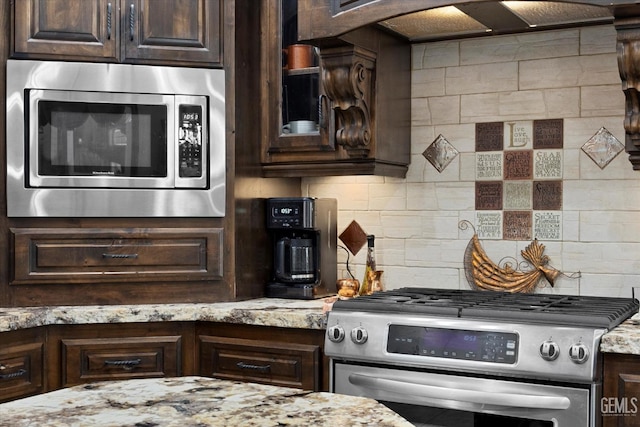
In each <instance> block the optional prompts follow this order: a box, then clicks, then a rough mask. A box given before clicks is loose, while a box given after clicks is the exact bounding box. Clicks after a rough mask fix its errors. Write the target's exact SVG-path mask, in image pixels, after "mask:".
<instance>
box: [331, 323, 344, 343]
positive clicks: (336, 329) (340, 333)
mask: <svg viewBox="0 0 640 427" xmlns="http://www.w3.org/2000/svg"><path fill="white" fill-rule="evenodd" d="M327 336H328V337H329V341H331V342H340V341H342V340H343V339H344V329H343V328H342V326H340V325H335V326H331V327H330V328H329V329H327Z"/></svg>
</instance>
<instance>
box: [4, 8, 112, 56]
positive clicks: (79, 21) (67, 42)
mask: <svg viewBox="0 0 640 427" xmlns="http://www.w3.org/2000/svg"><path fill="white" fill-rule="evenodd" d="M117 14H118V11H117V5H116V3H115V0H112V1H109V0H16V2H15V46H14V49H15V53H16V54H17V56H21V55H20V54H26V55H29V54H37V55H38V56H42V55H45V56H47V55H54V56H59V55H65V56H72V57H88V56H90V57H97V58H103V59H112V60H115V58H116V54H117V43H116V39H117V34H118V31H119V26H118V19H117V16H118V15H117Z"/></svg>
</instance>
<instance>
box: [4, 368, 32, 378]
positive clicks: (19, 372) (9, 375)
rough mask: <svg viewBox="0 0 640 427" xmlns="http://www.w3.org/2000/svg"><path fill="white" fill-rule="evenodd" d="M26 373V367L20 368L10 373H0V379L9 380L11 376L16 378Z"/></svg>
mask: <svg viewBox="0 0 640 427" xmlns="http://www.w3.org/2000/svg"><path fill="white" fill-rule="evenodd" d="M26 373H27V370H26V369H20V370H17V371H16V372H12V373H10V374H0V380H10V379H12V378H18V377H21V376H23V375H24V374H26Z"/></svg>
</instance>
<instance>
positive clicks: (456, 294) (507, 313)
mask: <svg viewBox="0 0 640 427" xmlns="http://www.w3.org/2000/svg"><path fill="white" fill-rule="evenodd" d="M333 309H334V310H350V311H367V312H394V313H407V314H433V315H446V316H449V317H464V318H480V319H496V320H511V321H526V322H533V323H542V324H561V325H566V326H589V327H604V328H608V329H611V328H613V327H614V326H616V325H618V324H620V323H622V322H623V321H624V320H626V319H627V318H628V317H630V316H632V315H633V314H635V313H637V312H638V301H637V300H635V299H632V298H611V297H590V296H575V295H547V294H513V293H507V292H489V291H475V290H450V289H428V288H401V289H397V290H391V291H386V292H378V293H375V294H372V295H368V296H362V297H358V298H353V299H350V300H341V301H337V302H336V303H335V304H334V305H333Z"/></svg>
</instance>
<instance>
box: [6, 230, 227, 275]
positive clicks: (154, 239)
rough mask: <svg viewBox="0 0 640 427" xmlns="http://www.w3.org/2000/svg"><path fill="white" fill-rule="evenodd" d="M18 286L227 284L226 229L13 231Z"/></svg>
mask: <svg viewBox="0 0 640 427" xmlns="http://www.w3.org/2000/svg"><path fill="white" fill-rule="evenodd" d="M11 236H12V241H13V243H14V246H13V254H14V264H13V265H14V268H13V272H14V275H13V278H12V280H11V284H12V285H21V284H34V283H40V284H42V283H59V284H69V283H78V282H86V281H88V280H90V281H91V283H96V282H105V281H107V282H140V281H153V280H167V281H171V280H174V281H175V280H182V281H184V280H188V281H202V280H220V279H222V277H223V276H222V275H223V271H222V253H223V247H222V241H223V230H222V229H221V228H156V229H153V228H148V229H141V228H127V229H115V228H105V229H90V228H12V229H11Z"/></svg>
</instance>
